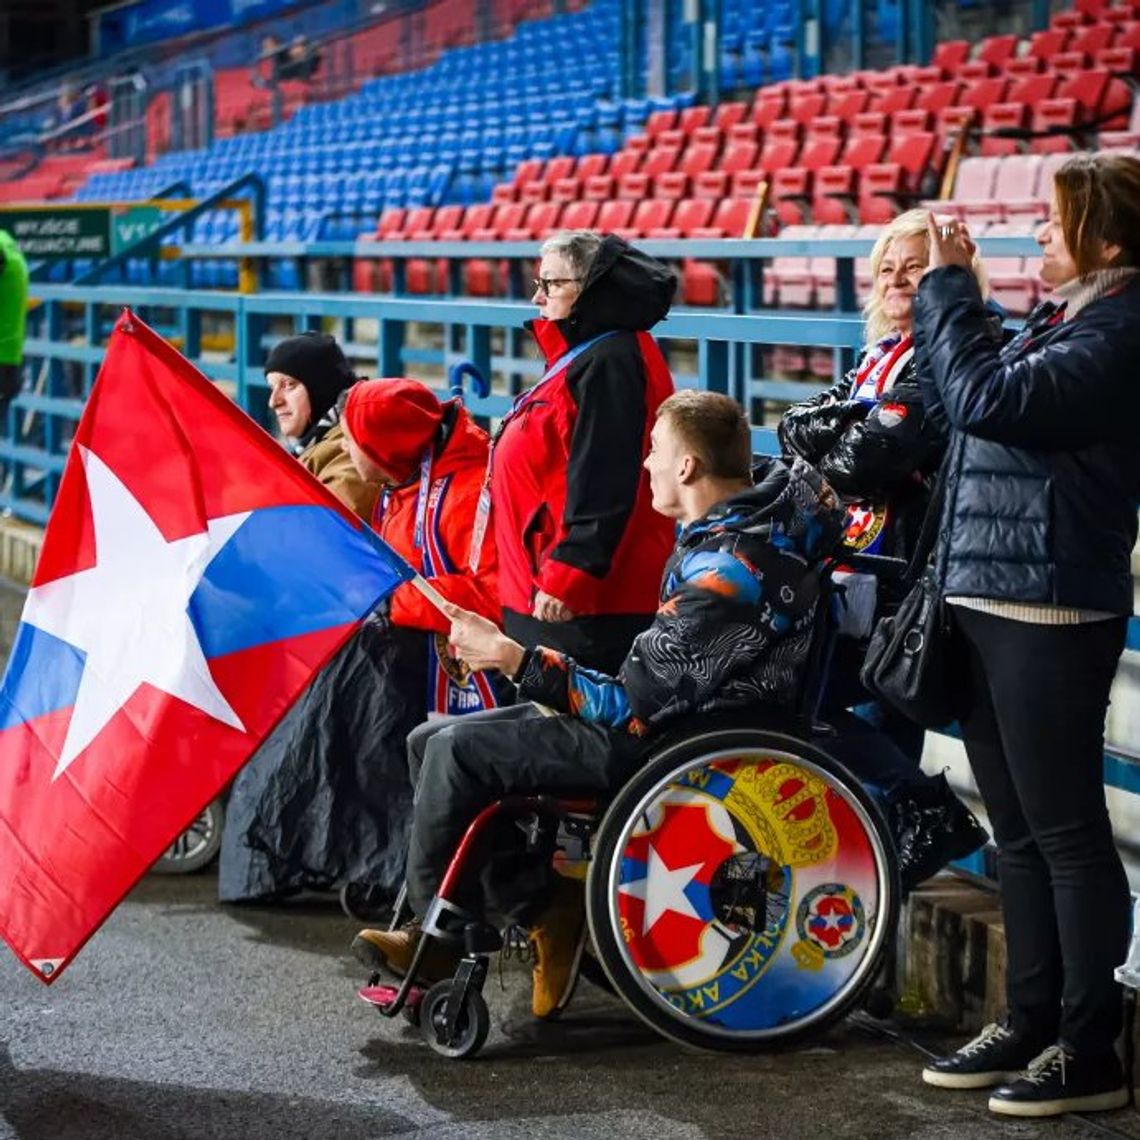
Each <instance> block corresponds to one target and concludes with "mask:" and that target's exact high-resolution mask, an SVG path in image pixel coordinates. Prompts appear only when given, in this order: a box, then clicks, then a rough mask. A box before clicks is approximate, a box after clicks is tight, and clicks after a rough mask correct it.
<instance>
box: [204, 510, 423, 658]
mask: <svg viewBox="0 0 1140 1140" xmlns="http://www.w3.org/2000/svg"><path fill="white" fill-rule="evenodd" d="M412 573H413V572H412V568H411V567H410V566H408V564H407V563H406V562H404V561H403V559H401V558H400V557H399V555H397V554H396V553H395V552H394V551H392V550H390V549H389V548H388V547H387V546H385V545H384V544H383V543H382V542H380V540H379V539H377V538H376V536H375V535H374V534H372V533H371V531H369V530H367V529H364V530H355V529H353V527H352V526H351V525H350V524H349V523H348V522H346V521H345V519H343V518H341V516H340V515H338V514H337V513H336V512H335V511H332V510H329V509H328V508H326V507H271V508H269V509H266V510H260V511H254V513H253V514H252V515H250V517H249V518H248V519H247V520H246V522H245V523H244V524H243V525H242V527H241V528H240V529H239V530H238V531H237V533H236V534H234V536H233V538H231V539H230V541H229V542H227V543H226V545H225V546H224V547H223V548H222V549H221V550H220V551H219V552H218V555H217V557H216V558H215V559H214V560H213V562H211V563H210V565H209V566H208V567H207V568H206V573H205V574H204V575H203V576H202V580H201V582H199V584H198V588H197V589H196V590H195V591H194V594H193V596H192V597H191V598H190V607H189V609H190V617H191V619H192V620H193V622H194V626H195V628H196V629H197V630H198V637H199V639H200V641H201V643H202V650H203V652H204V653H205V654H206V657H207V658H211V657H220V656H222V655H224V654H227V653H237V652H239V651H240V650H242V649H250V648H252V647H253V646H255V645H263V644H265V643H267V642H271V641H281V640H284V639H285V638H288V637H298V636H300V635H302V634H306V633H314V632H316V631H317V630H321V629H329V628H331V627H332V626H337V625H344V624H345V623H347V622H352V621H359V620H360V619H361V618H363V617H365V616H366V615H367V614H368V613H370V612H371V611H372V610H373V609H375V607H376V605H377V604H378V603H379V602H380V600H381V599H382V598H384V597H386V596H387V595H388V594H389V593H391V592H392V590H394V589H395V588H396V587H397V586H398V585H400V583H401V582H405V581H407V580H408V578H410V577H411V576H412Z"/></svg>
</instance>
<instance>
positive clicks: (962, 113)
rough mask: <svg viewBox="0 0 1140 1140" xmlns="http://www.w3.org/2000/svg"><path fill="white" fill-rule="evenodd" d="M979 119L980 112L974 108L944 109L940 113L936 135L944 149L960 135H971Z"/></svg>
mask: <svg viewBox="0 0 1140 1140" xmlns="http://www.w3.org/2000/svg"><path fill="white" fill-rule="evenodd" d="M977 118H978V112H977V111H976V110H975V109H974V108H973V107H944V108H943V109H942V110H941V111H939V112H938V123H937V126H936V127H935V129H934V133H935V134H936V135H937V136H938V139H939V145H940V146H941V147H942V149H943V150H945V149H946V147H947V146H948V145H949V144H950V142H951V141H952V140H954V139H957V138H958V136H959V135H962V134H969V133H970V131H971V130H972V129H973V126H974V123H975V122H976V121H977Z"/></svg>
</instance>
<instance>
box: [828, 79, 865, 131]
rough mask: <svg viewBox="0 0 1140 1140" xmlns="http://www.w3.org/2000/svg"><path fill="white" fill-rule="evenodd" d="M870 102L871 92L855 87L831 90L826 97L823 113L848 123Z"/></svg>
mask: <svg viewBox="0 0 1140 1140" xmlns="http://www.w3.org/2000/svg"><path fill="white" fill-rule="evenodd" d="M870 102H871V92H870V91H865V90H864V89H863V88H861V87H857V88H855V89H854V90H850V91H833V92H832V93H831V94H830V95H829V96H828V97H827V106H826V107H825V108H824V114H825V115H828V116H830V117H831V118H835V119H839V121H840V122H843V123H849V122H851V120H852V119H854V118H855V116H856V115H858V114H860V113H861V112H863V111H865V110H866V109H867V105H868V104H869V103H870Z"/></svg>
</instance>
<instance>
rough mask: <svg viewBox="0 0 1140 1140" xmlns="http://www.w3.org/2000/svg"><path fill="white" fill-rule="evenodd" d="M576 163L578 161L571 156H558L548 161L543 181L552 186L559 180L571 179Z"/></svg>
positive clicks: (543, 173)
mask: <svg viewBox="0 0 1140 1140" xmlns="http://www.w3.org/2000/svg"><path fill="white" fill-rule="evenodd" d="M576 162H577V159H575V158H574V157H573V156H572V155H569V154H556V155H555V156H554V157H553V158H550V159H547V161H546V167H545V169H544V170H543V172H542V181H543V182H545V183H546V185H547V186H551V185H553V184H554V183H555V182H556V181H557V180H558V179H559V178H569V177H570V175H571V174H573V173H574V165H575V163H576Z"/></svg>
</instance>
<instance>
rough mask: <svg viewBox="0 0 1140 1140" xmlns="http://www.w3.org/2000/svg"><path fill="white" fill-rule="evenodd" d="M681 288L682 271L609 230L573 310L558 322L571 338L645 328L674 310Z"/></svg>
mask: <svg viewBox="0 0 1140 1140" xmlns="http://www.w3.org/2000/svg"><path fill="white" fill-rule="evenodd" d="M676 292H677V275H676V273H674V272H673V270H672V269H670V268H669V266H667V265H665V264H664V262H661V261H658V260H657V259H656V258H655V257H650V256H649V255H648V254H646V253H642V252H641V251H640V250H637V249H634V248H633V246H631V245H630V244H629V242H627V241H625V240H623V239H622V238H619V237H616V236H615V235H613V234H607V235H606V236H605V237H604V238H603V239H602V244H601V246H600V248H599V249H598V252H597V254H596V255H595V257H594V260H593V263H592V264H591V265H590V271H589V273H587V274H586V281H585V284H583V286H582V292H581V294H580V295H579V297H578V300H577V301H575V302H574V307H573V308H572V309H571V310H570V315H569V316H567V317H564V318H563V319H562V320H560V321H558V322H557V324H558V327H559V328H560V329H561V330H562V333H563V336H565V338H566V340H567V342H568V343H569V344H577V343H579V342H580V341H582V340H585V339H587V338H588V337H592V336H597V334H598V333H600V332H605V331H606V330H607V329H628V330H629V331H631V332H641V331H642V330H645V329H651V328H652V327H653V326H654V325H655V324H657V322H658V321H660V320H661V319H662V318H663V317H664V316H665V315H666V314H667V313H668V312H669V306H670V305H672V304H673V297H674V295H675V294H676Z"/></svg>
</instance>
